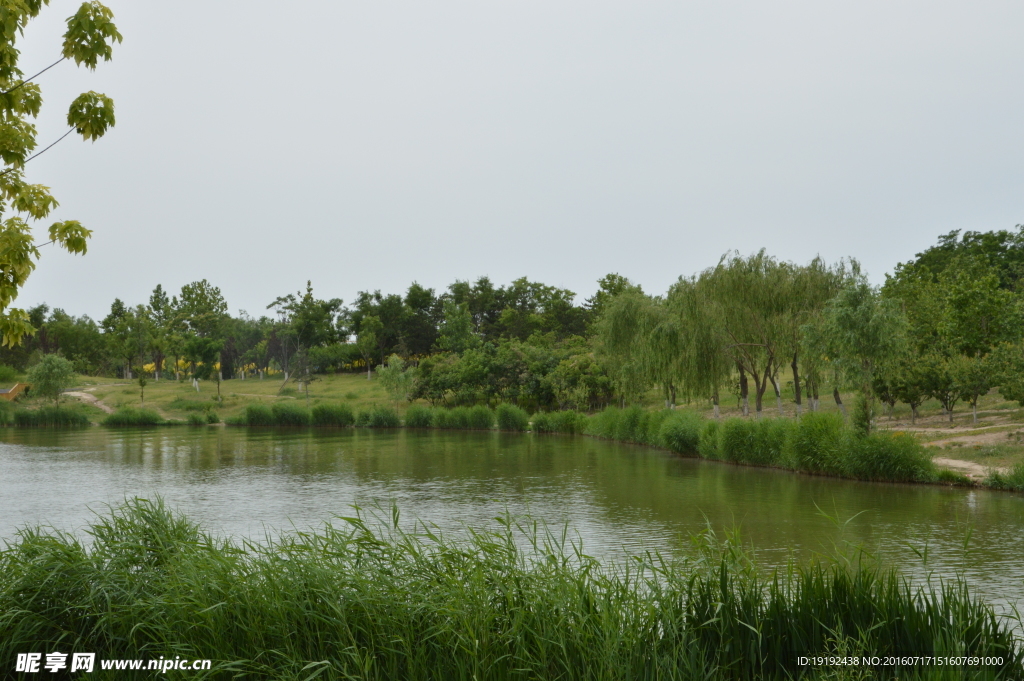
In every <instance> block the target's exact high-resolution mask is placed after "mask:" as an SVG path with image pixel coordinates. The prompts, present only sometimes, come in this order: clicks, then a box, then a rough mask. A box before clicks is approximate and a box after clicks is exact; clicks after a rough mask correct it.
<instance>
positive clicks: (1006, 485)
mask: <svg viewBox="0 0 1024 681" xmlns="http://www.w3.org/2000/svg"><path fill="white" fill-rule="evenodd" d="M985 484H986V485H988V486H989V487H993V488H995V489H1005V490H1010V491H1014V492H1024V463H1019V464H1017V465H1016V466H1014V467H1013V468H1011V469H1010V470H1009V472H1007V473H999V472H997V471H993V472H992V474H991V475H989V476H988V478H986V480H985Z"/></svg>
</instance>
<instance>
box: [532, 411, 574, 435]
mask: <svg viewBox="0 0 1024 681" xmlns="http://www.w3.org/2000/svg"><path fill="white" fill-rule="evenodd" d="M532 427H533V432H535V433H568V434H573V433H582V432H584V430H585V429H586V427H587V417H586V415H585V414H581V413H579V412H578V411H552V412H537V413H536V414H534V415H533V421H532Z"/></svg>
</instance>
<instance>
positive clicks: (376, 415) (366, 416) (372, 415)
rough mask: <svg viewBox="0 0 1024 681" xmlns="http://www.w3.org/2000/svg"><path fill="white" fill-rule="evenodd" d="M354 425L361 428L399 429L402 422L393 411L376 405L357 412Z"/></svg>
mask: <svg viewBox="0 0 1024 681" xmlns="http://www.w3.org/2000/svg"><path fill="white" fill-rule="evenodd" d="M356 425H357V426H359V427H361V428H400V427H401V426H402V420H401V419H399V418H398V412H396V411H395V410H394V409H392V408H390V407H382V406H380V405H378V406H375V407H371V408H370V409H368V410H366V411H361V412H359V415H358V416H356Z"/></svg>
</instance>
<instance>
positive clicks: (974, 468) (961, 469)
mask: <svg viewBox="0 0 1024 681" xmlns="http://www.w3.org/2000/svg"><path fill="white" fill-rule="evenodd" d="M932 461H933V462H934V463H935V465H936V466H942V467H943V468H949V469H950V470H954V471H956V472H957V473H963V474H964V475H966V476H967V477H969V478H971V479H972V480H984V479H985V478H987V477H988V474H989V471H998V472H1000V473H1005V472H1006V469H1005V468H995V467H990V466H982V465H981V464H980V463H975V462H973V461H963V460H961V459H946V458H944V457H940V456H936V457H934V458H933V459H932Z"/></svg>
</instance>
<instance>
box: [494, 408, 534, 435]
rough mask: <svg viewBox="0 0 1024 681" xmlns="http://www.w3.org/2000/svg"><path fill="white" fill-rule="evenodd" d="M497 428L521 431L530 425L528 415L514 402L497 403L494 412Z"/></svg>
mask: <svg viewBox="0 0 1024 681" xmlns="http://www.w3.org/2000/svg"><path fill="white" fill-rule="evenodd" d="M494 415H495V417H496V418H497V420H498V430H518V431H523V430H526V429H527V428H529V426H530V415H529V414H527V413H526V412H525V411H523V410H522V409H520V408H519V407H517V406H515V405H514V404H499V405H498V408H497V409H496V410H495V412H494Z"/></svg>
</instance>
